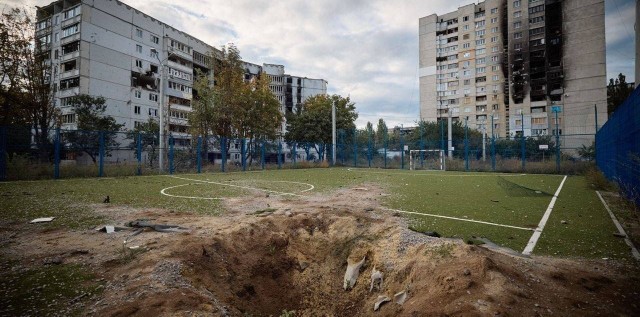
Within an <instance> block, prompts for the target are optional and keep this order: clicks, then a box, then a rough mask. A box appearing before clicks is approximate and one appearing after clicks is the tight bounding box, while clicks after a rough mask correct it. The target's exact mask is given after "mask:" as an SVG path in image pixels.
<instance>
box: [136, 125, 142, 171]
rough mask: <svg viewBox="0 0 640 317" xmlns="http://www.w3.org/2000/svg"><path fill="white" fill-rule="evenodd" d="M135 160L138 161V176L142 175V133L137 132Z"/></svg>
mask: <svg viewBox="0 0 640 317" xmlns="http://www.w3.org/2000/svg"><path fill="white" fill-rule="evenodd" d="M136 151H137V153H136V159H137V160H138V175H142V133H140V132H138V135H137V142H136Z"/></svg>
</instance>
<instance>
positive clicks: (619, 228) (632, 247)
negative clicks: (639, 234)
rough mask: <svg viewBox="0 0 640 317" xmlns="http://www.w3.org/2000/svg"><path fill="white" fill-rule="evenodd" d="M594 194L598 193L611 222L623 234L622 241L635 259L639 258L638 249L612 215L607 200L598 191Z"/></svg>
mask: <svg viewBox="0 0 640 317" xmlns="http://www.w3.org/2000/svg"><path fill="white" fill-rule="evenodd" d="M596 194H598V198H600V201H601V202H602V204H603V205H604V208H605V209H607V212H609V216H611V220H613V224H614V225H616V228H618V232H619V233H620V234H622V235H624V242H626V243H627V245H628V246H630V247H631V254H632V255H633V257H634V258H635V259H636V260H640V253H638V249H636V247H635V246H634V245H633V242H631V240H629V236H627V233H626V232H625V231H624V229H623V228H622V226H621V225H620V222H619V221H618V218H616V215H614V214H613V212H611V209H610V208H609V205H607V202H605V201H604V198H602V195H601V194H600V192H599V191H597V190H596Z"/></svg>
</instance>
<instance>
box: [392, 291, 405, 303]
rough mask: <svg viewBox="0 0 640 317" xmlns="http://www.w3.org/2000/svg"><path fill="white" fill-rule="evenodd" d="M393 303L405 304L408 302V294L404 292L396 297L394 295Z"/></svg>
mask: <svg viewBox="0 0 640 317" xmlns="http://www.w3.org/2000/svg"><path fill="white" fill-rule="evenodd" d="M393 301H394V302H395V303H396V304H398V305H402V304H404V302H405V301H407V292H406V291H402V292H399V293H396V294H395V295H393Z"/></svg>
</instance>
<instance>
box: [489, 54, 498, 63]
mask: <svg viewBox="0 0 640 317" xmlns="http://www.w3.org/2000/svg"><path fill="white" fill-rule="evenodd" d="M498 59H499V57H498V55H494V56H491V61H492V62H497V61H498Z"/></svg>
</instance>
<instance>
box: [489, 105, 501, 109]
mask: <svg viewBox="0 0 640 317" xmlns="http://www.w3.org/2000/svg"><path fill="white" fill-rule="evenodd" d="M491 109H493V110H500V106H499V105H493V106H491Z"/></svg>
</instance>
